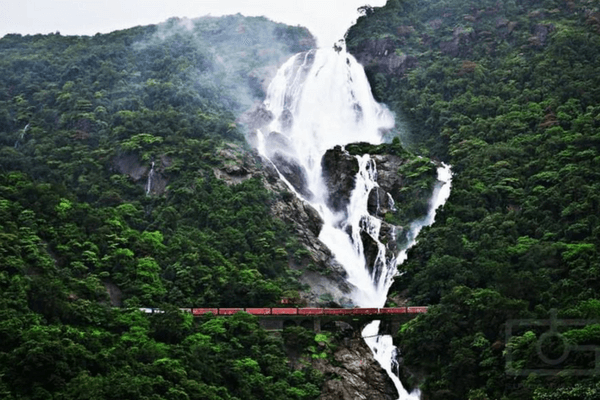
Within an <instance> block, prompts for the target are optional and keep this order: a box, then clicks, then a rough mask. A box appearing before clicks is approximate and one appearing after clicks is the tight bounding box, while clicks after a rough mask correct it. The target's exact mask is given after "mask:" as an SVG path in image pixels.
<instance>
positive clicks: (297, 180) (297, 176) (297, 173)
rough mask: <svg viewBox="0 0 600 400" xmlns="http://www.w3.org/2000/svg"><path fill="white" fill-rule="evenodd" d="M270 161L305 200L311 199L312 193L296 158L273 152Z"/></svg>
mask: <svg viewBox="0 0 600 400" xmlns="http://www.w3.org/2000/svg"><path fill="white" fill-rule="evenodd" d="M271 161H272V162H273V164H275V166H276V167H277V169H278V170H279V172H280V173H281V175H283V176H284V177H285V179H286V180H287V181H288V182H289V183H290V184H291V185H292V186H293V187H294V189H296V191H297V192H298V193H300V194H301V195H302V196H303V197H304V198H305V199H307V200H310V199H312V197H313V194H312V192H311V191H310V190H309V189H308V182H307V181H306V173H305V171H304V168H302V166H301V165H300V164H299V163H298V162H296V160H294V159H290V158H288V157H286V156H284V155H282V154H281V153H275V154H274V155H273V156H272V157H271Z"/></svg>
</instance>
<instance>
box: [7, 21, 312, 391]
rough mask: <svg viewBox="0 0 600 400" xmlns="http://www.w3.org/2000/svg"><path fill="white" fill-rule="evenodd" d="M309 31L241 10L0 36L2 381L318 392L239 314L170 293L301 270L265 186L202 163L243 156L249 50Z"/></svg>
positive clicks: (78, 387)
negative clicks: (82, 30) (201, 313)
mask: <svg viewBox="0 0 600 400" xmlns="http://www.w3.org/2000/svg"><path fill="white" fill-rule="evenodd" d="M240 38H242V39H244V38H245V40H246V42H244V41H243V40H242V41H240ZM311 43H312V38H311V37H310V35H309V34H308V32H307V31H306V30H304V29H302V28H291V27H286V26H283V25H280V24H275V23H272V22H270V21H268V20H266V19H264V18H244V17H242V16H239V15H238V16H230V17H224V18H220V19H219V18H203V19H199V20H194V21H182V20H177V19H173V20H170V21H167V23H165V24H163V25H160V26H148V27H138V28H133V29H129V30H125V31H118V32H113V33H111V34H108V35H100V34H99V35H96V36H94V37H63V36H60V35H59V34H56V35H46V36H42V35H36V36H25V37H22V36H20V35H7V36H6V37H4V38H3V39H1V40H0V53H1V54H2V57H0V71H1V72H2V73H1V74H0V216H1V219H0V237H1V240H0V291H1V292H2V294H3V295H2V298H1V299H0V397H2V398H6V399H17V398H18V399H42V398H44V399H47V398H61V399H104V398H115V399H117V398H119V399H142V398H143V399H149V398H152V399H241V398H243V399H254V398H256V399H270V398H272V399H275V398H277V399H279V398H281V394H282V393H286V394H287V397H288V398H293V399H310V398H315V397H316V396H317V395H318V386H319V384H320V377H319V376H318V374H315V373H314V372H313V371H312V370H310V369H305V370H304V371H296V372H293V371H292V370H291V369H290V368H289V367H288V366H287V364H286V358H285V354H284V353H283V351H282V342H281V340H278V339H275V338H271V337H268V336H266V333H265V332H264V331H263V330H262V329H261V328H260V327H259V326H258V323H257V321H256V319H255V318H253V317H251V316H249V315H236V316H234V317H232V318H229V319H219V318H213V319H211V318H206V319H204V320H201V321H194V320H193V319H192V317H191V315H187V314H182V313H181V312H180V311H179V310H178V307H191V306H196V307H198V306H245V307H250V306H269V305H273V304H275V302H276V301H277V300H279V298H280V296H281V293H283V292H284V291H289V290H298V289H299V288H300V285H299V283H298V282H297V281H296V279H295V275H294V274H293V273H292V272H291V271H290V270H289V269H288V260H287V258H288V256H289V257H291V255H288V254H287V251H286V250H285V243H286V242H288V240H290V239H291V238H290V234H289V233H288V232H287V229H286V227H285V226H284V225H283V224H282V223H281V222H280V221H278V220H276V219H274V218H273V217H272V216H271V214H270V211H269V204H270V202H271V194H270V193H269V192H267V191H266V190H265V188H264V186H263V184H262V182H261V181H260V179H258V178H253V179H249V180H246V181H244V182H243V183H240V184H237V185H231V186H229V185H227V184H226V183H225V182H223V181H221V180H219V179H217V178H215V175H214V172H213V169H214V168H218V167H223V165H224V163H225V162H226V161H227V160H226V159H224V156H223V154H235V156H236V157H239V160H240V162H246V163H250V162H252V158H251V157H249V156H247V155H246V152H245V150H244V144H243V136H242V134H241V133H240V131H239V128H238V127H237V126H236V124H235V115H236V113H238V112H239V111H240V110H242V109H243V107H245V105H246V104H247V102H248V101H250V100H251V99H252V98H253V96H258V95H260V76H259V75H257V73H255V72H256V66H260V67H264V66H266V65H272V64H277V63H278V62H280V61H281V60H282V59H284V58H285V57H286V56H289V55H290V52H292V51H296V50H298V49H303V48H305V47H307V46H309V45H310V44H311ZM226 66H227V67H228V68H226ZM240 94H245V95H247V97H246V98H244V97H243V96H241V95H240ZM151 168H152V169H151ZM151 179H154V180H155V185H154V186H152V185H151V182H150V181H151ZM156 182H158V183H156ZM112 306H124V307H123V308H113V307H112ZM140 306H144V307H160V308H161V309H163V310H165V313H164V314H155V315H152V316H146V315H143V314H142V313H140V312H139V311H135V309H136V308H137V307H140Z"/></svg>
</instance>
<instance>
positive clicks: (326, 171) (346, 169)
mask: <svg viewBox="0 0 600 400" xmlns="http://www.w3.org/2000/svg"><path fill="white" fill-rule="evenodd" d="M321 167H322V168H323V180H324V181H325V186H326V187H327V191H328V193H329V196H328V198H327V205H328V206H329V207H330V208H331V209H333V210H335V211H338V212H340V211H345V210H346V207H348V203H349V202H350V194H351V193H352V190H353V189H354V186H355V184H356V182H355V180H356V178H355V177H356V173H357V172H358V169H359V167H358V161H357V160H356V158H355V157H354V156H353V155H351V154H350V153H348V152H347V151H345V150H344V149H342V147H341V146H335V147H334V148H333V149H331V150H327V152H325V155H324V156H323V159H322V160H321Z"/></svg>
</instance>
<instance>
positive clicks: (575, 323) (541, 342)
mask: <svg viewBox="0 0 600 400" xmlns="http://www.w3.org/2000/svg"><path fill="white" fill-rule="evenodd" d="M598 324H600V320H584V319H558V318H557V316H556V310H554V309H553V310H551V311H550V318H549V319H512V320H509V321H507V323H506V343H507V346H506V373H507V374H508V375H513V376H527V375H530V374H536V375H538V376H551V375H561V376H593V375H598V376H600V346H597V345H573V344H572V343H571V342H570V341H569V340H568V339H567V337H566V336H565V335H564V334H563V332H565V331H567V330H569V329H577V328H584V327H586V326H590V325H598ZM543 327H547V331H545V332H544V333H542V334H541V335H540V336H539V337H537V339H536V343H535V352H536V357H533V358H535V360H532V359H531V357H530V358H529V359H528V360H522V358H523V357H520V356H519V354H518V351H516V350H515V346H514V343H511V339H513V338H516V337H517V336H519V335H521V334H522V333H523V332H524V331H539V330H540V328H543ZM521 356H522V355H521ZM578 356H579V358H582V357H583V358H585V359H586V360H588V362H586V363H584V364H585V365H583V366H582V365H576V364H577V363H574V362H572V361H573V360H574V359H575V358H576V357H578ZM528 364H531V365H528ZM580 364H581V363H580ZM574 365H576V366H574Z"/></svg>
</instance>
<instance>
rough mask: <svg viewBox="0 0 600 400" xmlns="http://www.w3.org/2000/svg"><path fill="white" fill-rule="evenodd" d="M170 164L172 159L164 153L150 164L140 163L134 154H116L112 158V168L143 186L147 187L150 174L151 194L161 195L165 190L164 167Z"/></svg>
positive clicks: (165, 176)
mask: <svg viewBox="0 0 600 400" xmlns="http://www.w3.org/2000/svg"><path fill="white" fill-rule="evenodd" d="M171 164H172V160H171V159H170V158H169V157H167V156H166V155H162V156H160V157H159V160H158V162H155V163H154V169H152V164H151V163H150V164H148V163H144V164H142V163H141V161H140V159H139V157H138V156H137V155H136V154H122V155H118V156H116V157H115V158H113V160H112V168H113V169H114V170H116V171H117V172H119V173H121V174H124V175H127V176H129V177H130V178H131V179H132V180H133V181H134V182H135V183H136V184H138V185H140V186H142V185H143V186H144V188H145V189H147V183H148V177H149V175H150V174H152V179H151V185H150V192H149V193H151V194H155V195H161V194H163V193H165V192H166V190H167V185H168V184H169V180H168V178H167V175H166V173H165V172H164V170H165V168H168V167H169V166H170V165H171Z"/></svg>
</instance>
